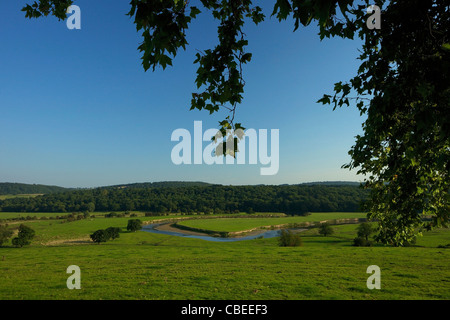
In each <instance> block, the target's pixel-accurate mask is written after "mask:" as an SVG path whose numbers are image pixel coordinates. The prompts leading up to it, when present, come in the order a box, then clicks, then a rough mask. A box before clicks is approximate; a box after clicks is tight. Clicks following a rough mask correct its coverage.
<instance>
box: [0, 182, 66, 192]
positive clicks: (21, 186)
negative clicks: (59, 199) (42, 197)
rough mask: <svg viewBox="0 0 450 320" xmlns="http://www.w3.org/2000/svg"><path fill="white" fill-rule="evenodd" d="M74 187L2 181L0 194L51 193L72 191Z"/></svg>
mask: <svg viewBox="0 0 450 320" xmlns="http://www.w3.org/2000/svg"><path fill="white" fill-rule="evenodd" d="M70 190H72V189H69V188H63V187H57V186H47V185H43V184H26V183H12V182H0V195H6V194H8V195H10V194H12V195H16V194H50V193H58V192H64V191H70Z"/></svg>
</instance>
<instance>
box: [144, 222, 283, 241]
mask: <svg viewBox="0 0 450 320" xmlns="http://www.w3.org/2000/svg"><path fill="white" fill-rule="evenodd" d="M162 224H164V223H153V224H148V225H146V226H144V227H142V231H146V232H152V233H159V234H167V235H171V236H179V237H186V238H195V239H202V240H207V241H216V242H226V241H228V242H231V241H243V240H252V239H256V238H274V237H278V236H279V235H280V230H268V231H265V232H262V233H258V234H253V235H249V236H244V237H233V238H222V237H212V236H207V235H204V236H203V235H193V234H187V233H183V232H182V231H181V230H180V232H176V231H167V230H158V229H156V228H157V227H159V226H160V225H162Z"/></svg>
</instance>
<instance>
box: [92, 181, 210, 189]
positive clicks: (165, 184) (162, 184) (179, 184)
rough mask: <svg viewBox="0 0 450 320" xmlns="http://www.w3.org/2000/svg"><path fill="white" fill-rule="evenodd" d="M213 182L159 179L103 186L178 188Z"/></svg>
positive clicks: (119, 187)
mask: <svg viewBox="0 0 450 320" xmlns="http://www.w3.org/2000/svg"><path fill="white" fill-rule="evenodd" d="M212 185H213V184H211V183H207V182H201V181H160V182H140V183H128V184H117V185H113V186H104V187H100V188H106V189H125V188H130V189H145V188H180V187H207V186H212Z"/></svg>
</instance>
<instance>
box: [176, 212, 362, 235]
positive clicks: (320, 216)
mask: <svg viewBox="0 0 450 320" xmlns="http://www.w3.org/2000/svg"><path fill="white" fill-rule="evenodd" d="M365 217H366V214H365V213H360V212H320V213H312V214H311V215H309V216H288V217H280V218H241V219H229V218H218V219H195V220H187V221H182V222H179V223H178V224H180V225H183V226H187V227H191V228H197V229H203V230H211V231H217V232H224V231H225V232H235V231H243V230H249V229H253V228H258V227H270V226H275V225H280V224H287V223H301V222H314V221H324V220H334V219H350V218H365Z"/></svg>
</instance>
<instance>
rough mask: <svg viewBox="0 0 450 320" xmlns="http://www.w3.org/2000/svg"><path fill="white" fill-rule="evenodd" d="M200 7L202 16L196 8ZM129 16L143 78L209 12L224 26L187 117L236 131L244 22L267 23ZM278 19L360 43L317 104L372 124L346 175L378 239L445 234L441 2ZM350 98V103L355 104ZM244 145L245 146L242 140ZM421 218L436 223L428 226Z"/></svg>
mask: <svg viewBox="0 0 450 320" xmlns="http://www.w3.org/2000/svg"><path fill="white" fill-rule="evenodd" d="M70 4H72V1H71V0H40V1H38V2H35V3H34V4H33V5H27V6H26V7H24V9H23V10H24V11H25V12H26V17H29V18H32V17H39V16H42V15H44V16H47V15H49V14H50V15H54V16H56V17H58V18H60V19H64V18H65V17H66V14H65V10H64V9H65V8H67V6H69V5H70ZM200 4H201V8H199V5H200ZM372 4H376V5H377V6H378V7H380V8H381V29H379V30H372V29H369V28H368V27H367V24H366V21H367V19H368V15H367V7H368V6H369V5H372ZM130 5H131V8H130V11H129V12H128V15H129V16H130V17H131V18H134V23H135V25H136V28H137V30H138V31H142V37H143V42H142V44H141V45H140V46H139V48H138V49H139V50H140V51H141V52H142V64H143V67H144V69H145V70H147V69H149V68H152V69H155V67H157V66H161V67H162V68H166V66H167V65H172V60H173V58H174V57H175V56H176V55H177V52H178V49H180V48H183V49H184V48H185V47H186V45H187V44H188V43H187V41H186V31H187V29H188V27H189V24H190V23H192V21H193V19H195V17H196V16H197V15H198V14H200V13H201V11H203V12H209V13H210V14H212V15H213V17H214V18H215V19H216V20H218V21H219V22H220V23H219V27H218V29H217V34H218V39H219V44H218V45H217V46H216V47H215V48H212V49H206V50H204V51H203V52H201V53H198V54H197V57H196V60H195V63H196V64H197V65H198V69H197V78H196V84H197V87H198V90H199V92H194V93H192V98H191V109H199V110H207V111H208V112H210V113H214V112H217V111H219V110H224V109H225V110H228V111H229V112H230V114H229V115H228V116H227V117H226V118H225V120H223V121H222V122H220V130H221V131H222V135H223V136H224V137H225V138H226V135H225V134H224V133H225V132H226V130H229V129H231V130H237V129H239V128H242V126H241V124H240V123H238V122H235V112H236V107H237V106H238V105H239V104H240V103H241V102H242V100H243V93H244V86H245V81H244V76H243V72H242V66H243V65H245V64H246V63H248V62H250V61H251V57H252V53H250V52H247V51H246V47H247V44H248V39H246V36H245V34H244V33H243V31H242V30H243V26H244V24H245V23H255V24H259V23H261V22H263V20H264V19H265V15H264V14H263V13H262V12H263V10H262V8H261V7H260V6H258V5H254V4H253V2H252V1H251V0H221V1H219V0H200V1H199V2H198V6H197V7H196V6H190V4H189V1H182V0H131V3H130ZM272 16H274V17H276V18H277V19H278V20H280V21H281V20H286V19H292V20H293V24H294V25H293V29H294V30H298V29H300V26H307V25H310V24H317V26H318V35H319V37H320V39H324V38H327V37H336V36H337V37H342V38H347V39H353V38H354V37H359V38H360V39H362V40H363V42H364V44H363V46H362V48H361V51H360V52H361V55H360V57H359V59H360V60H361V65H360V67H359V69H358V70H357V71H356V75H355V77H353V78H352V79H350V80H349V81H348V82H345V81H341V82H338V83H336V84H335V85H334V94H331V95H330V94H325V95H324V96H323V97H322V98H321V99H320V100H319V101H318V102H321V103H323V104H332V105H334V108H336V107H342V106H344V105H346V106H350V104H353V103H354V104H355V105H356V107H357V108H358V109H359V110H360V112H361V114H365V115H366V116H367V120H366V121H365V122H364V124H363V135H361V136H357V138H356V143H355V145H354V146H353V147H352V149H351V150H350V152H349V154H350V155H351V162H350V163H349V164H347V165H345V167H347V168H350V169H357V170H358V173H360V174H362V175H364V176H365V179H366V180H365V187H366V188H369V189H370V190H371V197H370V199H369V201H368V202H367V206H366V208H367V211H368V212H369V218H374V219H378V220H379V224H378V225H379V230H378V231H379V234H378V238H377V239H378V240H379V241H382V242H384V243H391V244H393V245H403V244H405V243H408V242H411V241H412V240H413V239H414V238H415V237H416V235H417V234H420V232H421V230H423V229H424V228H427V229H431V228H433V227H440V226H446V224H447V223H448V218H449V213H450V204H449V189H450V177H449V175H450V174H449V172H450V103H449V101H450V72H449V71H450V40H449V35H450V9H449V4H448V1H443V0H400V1H395V0H392V1H385V0H373V1H369V0H362V1H354V0H276V1H275V2H274V6H273V10H272ZM352 95H354V96H352ZM238 138H239V137H238ZM424 214H428V215H432V216H433V217H434V219H433V221H431V222H424V221H423V220H422V216H423V215H424Z"/></svg>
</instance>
